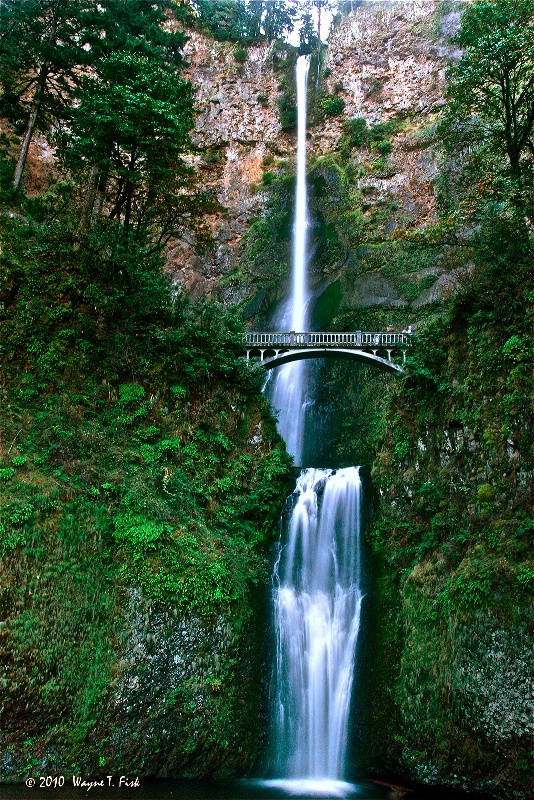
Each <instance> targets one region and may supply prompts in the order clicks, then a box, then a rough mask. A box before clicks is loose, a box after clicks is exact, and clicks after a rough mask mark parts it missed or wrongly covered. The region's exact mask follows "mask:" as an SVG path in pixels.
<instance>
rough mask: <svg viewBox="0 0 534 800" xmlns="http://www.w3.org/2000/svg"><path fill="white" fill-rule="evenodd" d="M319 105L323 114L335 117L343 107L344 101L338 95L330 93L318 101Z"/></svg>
mask: <svg viewBox="0 0 534 800" xmlns="http://www.w3.org/2000/svg"><path fill="white" fill-rule="evenodd" d="M320 106H321V108H322V110H323V111H324V113H325V114H327V115H328V116H330V117H336V116H338V115H339V114H341V113H342V111H343V109H344V108H345V101H344V100H343V98H342V97H339V96H338V95H331V96H327V97H324V98H323V99H322V100H321V102H320Z"/></svg>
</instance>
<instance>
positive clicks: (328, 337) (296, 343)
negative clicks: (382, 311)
mask: <svg viewBox="0 0 534 800" xmlns="http://www.w3.org/2000/svg"><path fill="white" fill-rule="evenodd" d="M410 335H411V334H409V333H391V332H386V333H383V332H369V331H350V332H340V331H309V332H296V331H289V332H283V333H281V332H274V333H263V332H252V333H246V334H245V337H244V338H245V341H244V344H245V345H246V346H247V348H253V347H258V348H263V349H265V348H267V347H291V348H292V349H293V348H295V347H347V346H349V347H350V346H351V345H352V346H353V347H358V348H361V347H369V348H373V347H408V346H409V344H410Z"/></svg>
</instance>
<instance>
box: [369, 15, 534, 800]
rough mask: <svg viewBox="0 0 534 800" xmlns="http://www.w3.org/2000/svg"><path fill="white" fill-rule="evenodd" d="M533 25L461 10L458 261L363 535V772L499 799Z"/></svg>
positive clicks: (521, 664)
mask: <svg viewBox="0 0 534 800" xmlns="http://www.w3.org/2000/svg"><path fill="white" fill-rule="evenodd" d="M533 19H534V5H533V4H532V3H531V2H530V1H529V2H521V3H512V2H502V0H501V2H498V3H494V2H491V1H490V0H479V2H477V3H474V4H472V5H471V6H469V7H468V8H467V9H466V11H465V12H464V16H463V20H462V27H461V30H460V33H459V35H458V39H457V41H458V44H459V45H460V46H461V47H462V50H463V56H462V58H461V59H460V61H459V62H458V64H457V65H456V66H455V67H453V68H451V70H450V71H449V76H448V77H449V83H448V106H447V110H446V114H445V118H444V121H443V123H442V132H443V136H444V147H445V156H446V160H445V166H444V169H443V175H442V185H443V198H442V217H441V222H440V224H439V225H438V226H437V228H436V229H434V231H428V235H429V236H430V237H431V238H432V237H436V238H439V237H442V238H443V237H445V238H448V239H451V238H453V239H454V240H456V241H457V242H458V243H460V244H461V245H462V246H463V247H464V249H465V253H466V255H465V268H464V270H463V271H459V272H458V276H457V277H458V286H457V290H456V292H455V294H454V296H453V297H452V298H451V299H449V300H448V301H447V302H446V303H445V305H444V307H443V308H442V309H441V310H440V311H438V312H436V314H435V316H434V317H433V318H430V319H428V320H427V322H426V324H425V325H424V326H422V327H421V329H420V331H419V333H418V335H417V337H416V339H415V344H414V348H413V353H412V357H411V358H410V359H409V364H408V369H407V375H406V378H405V379H404V380H403V382H402V383H401V384H399V385H398V389H397V391H396V392H395V394H394V396H393V400H392V403H391V405H390V410H389V412H388V416H387V427H386V428H385V431H384V434H383V436H382V448H381V450H380V452H379V454H378V458H377V459H376V461H375V466H374V478H375V482H376V486H377V490H378V493H379V497H378V515H377V518H376V519H375V522H374V524H373V525H372V526H371V530H370V540H371V543H372V546H373V548H374V550H375V553H376V554H377V560H378V564H379V569H380V573H381V577H380V580H379V582H378V587H377V597H376V607H377V611H378V613H379V615H380V616H379V619H380V622H377V626H376V629H377V634H376V639H375V642H374V647H375V650H374V654H375V658H374V667H373V677H372V682H373V690H372V692H371V693H370V694H371V696H372V697H373V705H372V707H371V710H370V726H371V729H372V731H373V735H372V741H373V745H372V750H373V752H372V754H370V755H369V761H368V763H369V765H370V766H371V768H373V769H375V770H377V771H378V770H383V768H384V764H387V765H388V767H389V769H390V770H391V771H392V772H396V773H397V774H398V773H401V774H403V775H405V776H406V775H408V776H410V777H411V778H416V779H419V780H422V781H424V782H427V783H437V784H448V785H451V786H455V787H461V788H467V789H471V790H473V789H478V790H482V791H486V792H488V793H489V794H490V795H492V796H495V797H501V798H506V800H510V798H527V797H530V796H532V788H533V785H532V775H533V767H534V762H533V756H534V753H533V750H532V742H533V734H534V730H533V707H532V641H533V634H534V615H533V610H534V604H533V591H534V560H533V543H534V520H533V508H532V502H533V496H532V486H533V481H534V457H533V447H532V444H533V430H534V427H533V424H534V419H533V400H534V387H533V363H534V350H533V342H532V331H533V327H534V308H533V307H534V268H533V267H534V264H533V254H534V245H533V241H532V219H533V213H534V206H533V191H532V189H533V184H532V156H531V152H532V144H531V139H532V125H533V121H534V114H533V109H534V94H533V93H532V75H533V74H534V48H533V46H532V41H531V38H529V37H530V33H527V31H530V30H531V25H532V21H533ZM503 76H504V77H503ZM503 86H505V87H508V88H507V91H508V94H507V91H504V90H503ZM460 154H461V155H460Z"/></svg>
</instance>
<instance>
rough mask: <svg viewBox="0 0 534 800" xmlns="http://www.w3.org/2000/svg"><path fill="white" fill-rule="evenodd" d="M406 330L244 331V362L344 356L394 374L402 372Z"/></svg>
mask: <svg viewBox="0 0 534 800" xmlns="http://www.w3.org/2000/svg"><path fill="white" fill-rule="evenodd" d="M410 338H411V334H409V333H391V332H387V333H380V332H376V333H374V332H368V331H353V332H349V333H345V332H343V333H341V332H338V331H335V332H324V331H314V332H308V333H297V332H296V331H289V332H288V333H263V332H254V333H246V334H245V336H244V341H243V344H244V345H245V348H246V351H247V361H248V360H249V359H251V358H259V363H260V364H261V366H262V367H265V369H273V368H274V367H280V366H281V365H282V364H288V363H289V362H291V361H300V360H302V359H307V358H348V359H352V360H353V361H359V362H362V363H364V364H371V365H373V366H375V367H377V368H378V369H382V370H385V371H386V372H394V373H396V374H397V375H398V374H402V373H403V372H404V370H403V368H402V364H404V362H405V360H406V349H407V348H408V347H409V346H410ZM399 362H400V363H399Z"/></svg>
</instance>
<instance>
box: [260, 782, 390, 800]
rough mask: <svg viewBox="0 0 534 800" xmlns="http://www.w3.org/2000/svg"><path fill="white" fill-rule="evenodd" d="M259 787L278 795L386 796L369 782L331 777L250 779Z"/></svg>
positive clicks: (294, 796)
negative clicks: (348, 781) (354, 781)
mask: <svg viewBox="0 0 534 800" xmlns="http://www.w3.org/2000/svg"><path fill="white" fill-rule="evenodd" d="M247 783H250V784H255V785H256V786H257V788H259V789H267V790H269V789H273V790H275V792H278V794H276V795H271V796H278V797H287V796H290V797H293V798H296V797H298V798H308V797H323V798H324V797H329V798H335V797H341V798H353V797H354V798H360V800H364V799H365V798H369V799H371V798H384V797H386V795H385V793H384V792H383V790H382V789H379V788H378V787H376V786H374V785H373V784H368V783H347V782H346V781H336V780H332V779H331V778H323V779H321V778H293V779H291V778H285V779H284V778H280V779H276V778H275V779H272V780H264V781H250V782H248V781H247Z"/></svg>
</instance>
